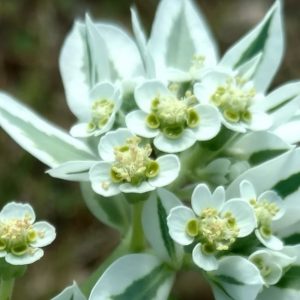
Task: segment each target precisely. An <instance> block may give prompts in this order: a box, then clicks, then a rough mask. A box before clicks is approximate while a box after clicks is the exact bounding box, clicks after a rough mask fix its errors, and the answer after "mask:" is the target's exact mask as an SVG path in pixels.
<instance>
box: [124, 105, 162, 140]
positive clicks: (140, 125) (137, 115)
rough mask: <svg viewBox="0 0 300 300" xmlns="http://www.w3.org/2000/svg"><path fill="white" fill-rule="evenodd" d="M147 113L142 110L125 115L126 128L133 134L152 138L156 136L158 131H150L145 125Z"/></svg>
mask: <svg viewBox="0 0 300 300" xmlns="http://www.w3.org/2000/svg"><path fill="white" fill-rule="evenodd" d="M146 117H147V113H145V112H143V111H142V110H135V111H132V112H130V113H129V114H127V116H126V118H125V122H126V126H127V127H128V128H129V129H130V130H131V131H132V132H134V133H135V134H137V135H139V136H142V137H145V138H153V137H155V136H157V135H158V133H159V130H158V129H151V128H149V127H148V126H147V124H146Z"/></svg>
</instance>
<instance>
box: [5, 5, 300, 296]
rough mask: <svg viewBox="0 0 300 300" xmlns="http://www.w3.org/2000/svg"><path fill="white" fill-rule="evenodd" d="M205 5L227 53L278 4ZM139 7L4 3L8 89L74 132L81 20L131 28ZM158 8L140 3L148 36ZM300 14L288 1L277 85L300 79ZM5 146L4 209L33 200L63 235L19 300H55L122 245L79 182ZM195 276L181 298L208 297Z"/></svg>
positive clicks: (186, 279) (23, 282)
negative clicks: (70, 62) (68, 99)
mask: <svg viewBox="0 0 300 300" xmlns="http://www.w3.org/2000/svg"><path fill="white" fill-rule="evenodd" d="M197 2H198V3H199V4H200V5H201V8H202V9H203V12H204V15H206V17H207V19H208V21H209V24H210V25H211V27H212V30H213V32H214V34H215V36H216V39H217V41H218V42H219V45H220V49H221V52H224V51H225V49H226V48H227V47H229V45H231V44H232V43H234V41H235V40H237V39H238V38H239V37H240V36H241V35H242V34H244V33H245V32H246V31H247V30H248V29H249V28H251V27H252V26H253V25H254V24H255V23H257V22H258V21H259V20H260V19H261V17H262V16H263V15H264V13H265V12H266V10H267V9H268V7H269V6H270V5H271V4H272V1H271V0H243V1H241V0H227V1H222V0H202V1H197ZM132 3H133V1H131V0H97V1H93V0H85V1H84V0H0V89H2V90H5V91H7V92H9V93H11V94H12V95H14V96H16V97H17V98H18V99H21V100H22V101H23V102H24V103H26V104H27V105H28V106H30V107H32V108H33V109H34V110H35V111H37V112H38V113H40V114H41V115H43V116H44V117H45V118H47V119H49V120H51V121H52V122H55V123H57V124H59V126H61V127H63V128H65V129H66V130H68V128H69V127H70V125H71V124H72V123H73V122H74V120H75V119H74V117H73V116H72V115H71V113H70V112H69V110H68V108H67V106H66V103H65V99H64V91H63V87H62V84H61V79H60V76H59V71H58V57H59V51H60V47H61V45H62V43H63V41H64V38H65V36H66V34H67V32H68V31H69V30H70V28H71V26H72V23H73V20H74V19H76V18H83V17H84V14H85V12H86V11H88V12H90V13H91V14H92V16H93V18H94V19H102V20H106V21H113V22H114V23H117V24H119V25H121V26H124V27H126V28H128V31H130V12H129V7H130V5H131V4H132ZM157 3H158V0H148V1H143V0H137V1H135V5H136V6H137V8H138V10H139V12H140V14H141V17H142V20H143V22H144V26H145V28H146V29H147V32H149V30H150V26H151V22H152V19H153V16H154V13H155V8H156V5H157ZM299 10H300V1H298V0H286V1H285V20H286V34H287V38H286V40H287V51H286V56H285V59H284V61H283V65H282V67H281V70H280V72H279V75H278V76H277V77H276V79H275V82H274V84H276V85H278V84H280V83H283V82H285V81H289V80H292V79H297V78H299V75H300V55H299V53H300V31H299V30H298V28H299ZM274 51H276V49H274ZM0 144H1V147H0V186H1V188H0V207H2V206H3V204H4V203H6V202H7V201H10V200H12V199H18V200H20V201H26V202H30V203H31V204H32V205H33V206H34V207H35V209H36V211H37V215H38V218H39V219H47V220H48V221H50V222H51V223H52V224H54V225H55V226H56V227H57V232H58V237H57V240H56V242H54V243H53V244H52V245H51V246H50V247H48V249H46V255H45V258H44V259H42V260H41V261H40V262H38V263H36V264H34V265H33V266H30V267H29V268H28V272H27V274H26V276H25V277H24V278H22V279H19V280H18V283H17V284H18V285H17V286H18V288H17V289H16V291H15V299H32V300H40V299H41V300H43V299H49V298H50V297H51V296H54V295H55V294H56V293H57V292H59V291H60V290H61V289H62V288H63V287H64V286H66V285H68V284H70V283H71V282H72V280H73V279H74V280H76V281H78V282H81V281H83V280H84V278H86V277H87V276H88V274H89V273H90V272H91V271H92V270H94V269H95V268H96V267H97V265H98V264H99V263H100V262H101V261H102V260H103V259H104V257H105V256H106V255H107V254H108V253H109V252H110V251H111V249H112V248H113V247H114V246H115V245H116V243H117V240H118V236H117V234H116V233H115V232H114V231H112V230H111V229H109V228H107V227H105V226H104V225H102V224H100V223H99V222H97V221H96V220H95V218H94V217H93V216H92V215H91V214H90V213H89V211H88V210H87V208H86V207H85V206H84V203H83V201H82V199H81V196H80V192H79V187H78V185H77V184H75V183H70V182H64V181H59V180H56V179H52V178H50V177H49V176H47V175H46V174H44V171H45V170H46V166H44V165H42V164H41V163H39V162H38V161H37V160H35V159H34V158H32V157H31V156H30V155H28V154H27V153H26V152H25V151H23V150H22V149H21V148H19V147H18V146H17V145H16V144H15V143H14V142H13V141H12V140H11V139H10V138H9V137H8V136H7V135H6V134H5V133H3V132H1V133H0ZM191 276H193V277H191ZM194 276H195V274H187V276H182V274H179V276H178V284H176V290H175V292H174V295H175V296H176V297H175V296H174V298H176V299H185V300H188V299H200V297H201V299H203V300H204V299H207V297H206V296H205V291H204V288H203V286H201V285H200V284H199V282H198V281H196V280H194V278H195V277H194ZM191 278H193V279H192V280H191ZM191 285H193V286H194V287H191ZM183 295H185V296H183ZM200 295H201V296H200Z"/></svg>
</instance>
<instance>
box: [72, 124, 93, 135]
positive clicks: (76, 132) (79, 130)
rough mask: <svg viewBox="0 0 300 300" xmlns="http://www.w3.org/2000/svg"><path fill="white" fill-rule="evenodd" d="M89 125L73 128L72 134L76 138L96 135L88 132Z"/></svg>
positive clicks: (79, 125) (78, 125) (77, 125)
mask: <svg viewBox="0 0 300 300" xmlns="http://www.w3.org/2000/svg"><path fill="white" fill-rule="evenodd" d="M87 128H88V123H79V124H76V125H74V126H72V127H71V129H70V134H71V135H72V136H74V137H76V138H86V137H89V136H92V135H94V132H93V131H90V132H89V131H88V130H87Z"/></svg>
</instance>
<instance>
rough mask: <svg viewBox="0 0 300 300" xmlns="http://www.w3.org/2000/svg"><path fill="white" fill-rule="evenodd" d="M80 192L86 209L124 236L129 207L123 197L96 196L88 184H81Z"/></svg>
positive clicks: (127, 223) (128, 217)
mask: <svg viewBox="0 0 300 300" xmlns="http://www.w3.org/2000/svg"><path fill="white" fill-rule="evenodd" d="M81 191H82V194H83V197H84V200H85V203H86V205H87V207H88V208H89V209H90V211H91V212H92V214H93V215H94V216H95V217H96V218H97V219H98V220H100V221H101V222H102V223H104V224H106V225H108V226H110V227H113V228H115V229H117V230H118V231H120V233H121V234H122V235H125V233H126V232H127V230H128V228H129V223H130V207H129V204H128V202H127V201H126V199H125V197H124V196H123V195H117V196H114V197H102V196H100V195H98V194H96V193H95V192H94V191H93V190H92V188H91V184H90V183H87V182H86V183H81Z"/></svg>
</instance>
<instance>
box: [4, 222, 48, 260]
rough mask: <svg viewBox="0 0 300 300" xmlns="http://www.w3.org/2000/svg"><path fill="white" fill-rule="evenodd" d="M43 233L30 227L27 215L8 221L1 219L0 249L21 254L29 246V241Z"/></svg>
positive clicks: (26, 250)
mask: <svg viewBox="0 0 300 300" xmlns="http://www.w3.org/2000/svg"><path fill="white" fill-rule="evenodd" d="M43 234H44V233H43V232H39V231H37V230H35V229H33V228H32V225H31V218H30V217H29V216H25V217H23V218H20V219H10V220H8V221H5V220H4V221H3V220H2V221H1V222H0V250H1V251H7V252H11V253H13V254H14V255H19V256H20V255H23V254H25V253H26V252H28V250H29V249H30V248H31V247H30V243H32V242H34V241H35V240H36V239H37V238H38V237H41V236H43Z"/></svg>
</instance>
